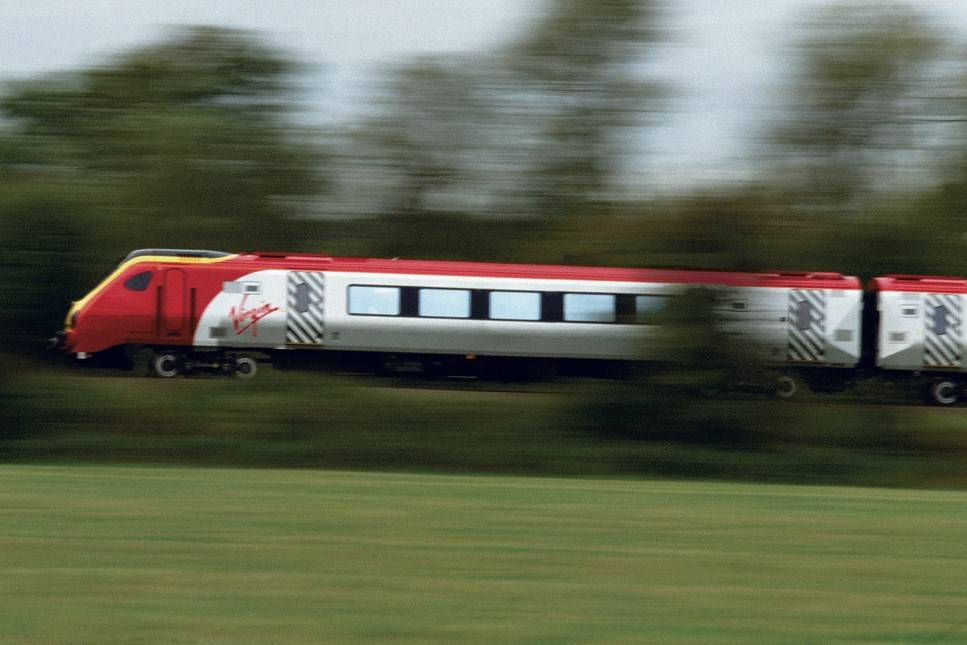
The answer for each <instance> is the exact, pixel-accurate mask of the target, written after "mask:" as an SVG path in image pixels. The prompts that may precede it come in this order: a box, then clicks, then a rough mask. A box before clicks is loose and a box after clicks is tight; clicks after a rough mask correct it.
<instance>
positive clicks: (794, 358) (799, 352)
mask: <svg viewBox="0 0 967 645" xmlns="http://www.w3.org/2000/svg"><path fill="white" fill-rule="evenodd" d="M787 320H788V326H787V338H788V345H787V352H786V357H787V358H788V359H789V360H790V361H791V362H793V363H822V362H825V360H826V292H825V291H824V290H822V289H790V290H789V316H788V318H787Z"/></svg>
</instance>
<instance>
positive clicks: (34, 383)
mask: <svg viewBox="0 0 967 645" xmlns="http://www.w3.org/2000/svg"><path fill="white" fill-rule="evenodd" d="M4 363H5V364H6V365H7V366H8V368H12V369H13V370H15V373H16V377H15V378H11V377H9V376H7V377H5V378H4V379H2V380H0V412H2V413H3V415H4V424H3V427H2V429H0V461H3V462H30V463H140V464H188V465H205V466H246V467H252V466H254V467H291V468H338V469H349V470H375V471H410V472H467V473H489V472H494V473H517V474H546V475H566V476H595V477H611V476H616V477H636V476H662V477H676V478H682V477H685V478H701V479H710V478H715V479H732V480H750V481H751V480H758V481H774V482H788V483H838V484H849V485H864V486H916V487H939V488H946V487H957V488H959V487H964V486H965V485H967V468H965V466H964V463H965V458H967V432H965V430H967V426H965V424H967V419H965V418H964V417H963V415H960V414H957V412H956V411H951V410H938V409H930V408H922V407H920V406H916V405H903V404H902V403H901V404H898V405H892V406H884V405H882V399H883V393H882V391H881V389H880V388H878V389H877V391H876V396H877V399H878V402H877V403H875V404H866V403H863V402H862V398H861V397H860V396H859V395H857V396H856V398H853V399H851V398H849V397H845V398H844V397H841V398H839V399H838V400H835V401H828V400H825V399H822V398H819V397H818V396H814V397H813V398H812V399H808V400H807V401H806V402H803V403H798V404H796V403H793V404H790V403H787V402H780V401H770V400H768V399H767V398H763V397H761V396H759V395H753V394H749V395H743V396H737V395H732V396H724V397H715V396H712V397H709V396H698V395H692V394H690V393H686V394H685V395H682V394H681V390H680V389H675V386H681V385H682V384H681V383H677V384H670V383H668V382H667V381H663V380H662V379H661V378H658V379H656V381H655V383H657V384H658V385H657V387H656V388H655V389H652V390H648V389H646V388H644V387H637V386H636V385H635V384H633V383H632V384H626V383H615V382H598V381H577V382H566V381H565V382H558V383H554V384H534V385H505V386H501V387H498V386H496V385H494V384H487V383H482V384H477V385H474V384H469V385H468V384H464V386H463V388H462V389H454V388H453V385H452V384H451V385H450V386H446V385H445V384H442V383H441V384H437V385H436V386H434V384H433V383H423V384H416V385H420V387H412V386H413V385H414V383H413V382H412V381H410V382H407V381H396V380H374V379H373V378H366V379H365V380H364V381H362V382H360V381H358V380H356V379H347V378H344V377H335V376H327V375H324V374H313V373H299V372H280V371H276V370H271V369H265V370H263V371H262V372H261V373H260V374H259V376H258V378H256V379H255V380H252V381H242V380H237V379H222V378H216V377H199V378H192V379H180V380H173V381H167V380H159V379H147V378H133V377H131V376H129V375H127V374H126V373H121V372H118V373H114V374H112V373H108V372H98V371H89V372H86V373H80V374H79V373H77V371H76V370H72V369H67V368H63V369H51V368H38V367H36V366H35V365H33V364H32V363H31V362H30V361H28V360H27V359H25V358H18V357H5V358H4ZM867 394H868V393H867ZM635 395H637V396H641V397H642V398H641V399H640V400H636V399H634V398H633V396H635ZM895 402H902V399H901V398H900V397H897V398H896V399H895ZM624 414H626V415H627V417H626V418H625V419H624V420H622V419H621V418H620V417H621V415H624Z"/></svg>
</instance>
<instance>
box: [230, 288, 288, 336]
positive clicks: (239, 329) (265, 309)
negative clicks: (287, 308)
mask: <svg viewBox="0 0 967 645" xmlns="http://www.w3.org/2000/svg"><path fill="white" fill-rule="evenodd" d="M246 300H248V295H244V296H242V302H240V303H238V307H232V308H231V309H230V310H229V311H228V315H229V317H231V319H232V327H234V328H235V335H236V336H241V335H242V334H244V333H245V332H246V331H248V330H249V329H250V328H251V330H252V336H254V337H256V338H258V335H259V326H258V322H259V321H260V320H262V319H263V318H265V317H266V316H268V315H269V314H270V313H272V312H273V311H278V310H279V308H278V307H273V306H272V305H270V304H269V303H267V302H263V303H262V304H260V305H259V306H258V307H252V308H251V309H246V308H245V301H246Z"/></svg>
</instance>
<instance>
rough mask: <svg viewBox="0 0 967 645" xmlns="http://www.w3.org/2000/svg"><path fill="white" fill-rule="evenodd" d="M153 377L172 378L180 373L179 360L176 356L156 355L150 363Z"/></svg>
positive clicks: (180, 365) (180, 364)
mask: <svg viewBox="0 0 967 645" xmlns="http://www.w3.org/2000/svg"><path fill="white" fill-rule="evenodd" d="M151 367H152V368H153V371H154V374H155V376H160V377H161V378H173V377H175V376H178V375H179V374H180V373H181V369H182V363H181V358H180V357H179V356H178V355H177V354H167V353H166V354H158V355H157V356H155V357H154V360H153V361H152V362H151Z"/></svg>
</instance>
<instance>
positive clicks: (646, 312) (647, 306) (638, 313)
mask: <svg viewBox="0 0 967 645" xmlns="http://www.w3.org/2000/svg"><path fill="white" fill-rule="evenodd" d="M667 305H668V296H635V320H636V321H637V322H639V323H644V322H648V321H650V320H653V319H654V316H655V314H658V313H660V312H662V311H664V310H665V307H666V306H667Z"/></svg>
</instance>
